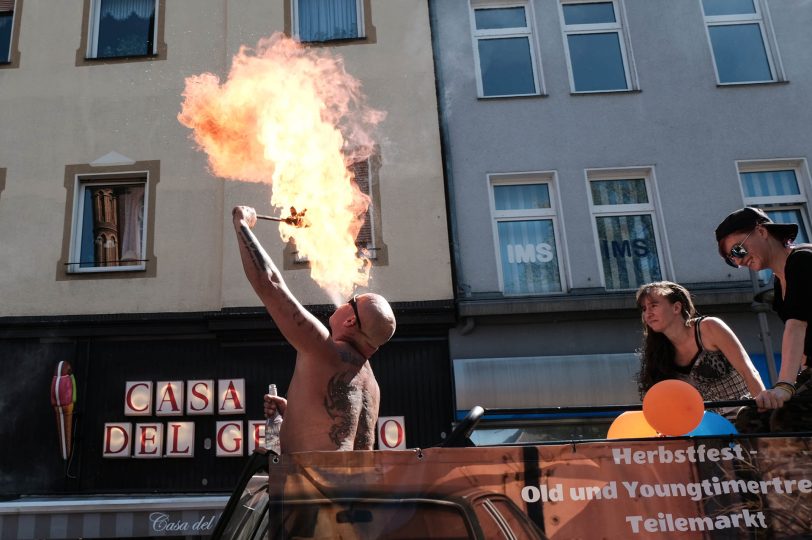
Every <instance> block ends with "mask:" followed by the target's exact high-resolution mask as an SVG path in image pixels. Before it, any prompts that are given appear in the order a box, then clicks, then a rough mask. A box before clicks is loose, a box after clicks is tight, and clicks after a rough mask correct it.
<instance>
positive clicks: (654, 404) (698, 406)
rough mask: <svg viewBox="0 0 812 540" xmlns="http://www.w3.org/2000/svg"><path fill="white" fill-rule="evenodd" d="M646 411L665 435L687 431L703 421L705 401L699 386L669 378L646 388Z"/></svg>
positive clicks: (677, 434) (644, 407)
mask: <svg viewBox="0 0 812 540" xmlns="http://www.w3.org/2000/svg"><path fill="white" fill-rule="evenodd" d="M643 414H644V415H645V417H646V420H648V423H649V424H651V427H653V428H654V429H656V430H657V431H659V432H660V433H662V434H663V435H671V436H679V435H685V434H686V433H688V432H690V431H693V430H694V429H696V427H697V426H698V425H699V424H700V423H701V422H702V415H704V414H705V403H704V401H703V400H702V396H701V395H700V394H699V390H697V389H696V388H694V387H693V386H691V385H690V384H688V383H687V382H685V381H680V380H678V379H668V380H665V381H660V382H658V383H657V384H655V385H654V386H652V387H651V388H649V390H648V392H646V396H645V397H644V398H643Z"/></svg>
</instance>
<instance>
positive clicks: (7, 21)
mask: <svg viewBox="0 0 812 540" xmlns="http://www.w3.org/2000/svg"><path fill="white" fill-rule="evenodd" d="M13 29H14V0H0V64H5V63H8V62H10V61H11V36H12V30H13Z"/></svg>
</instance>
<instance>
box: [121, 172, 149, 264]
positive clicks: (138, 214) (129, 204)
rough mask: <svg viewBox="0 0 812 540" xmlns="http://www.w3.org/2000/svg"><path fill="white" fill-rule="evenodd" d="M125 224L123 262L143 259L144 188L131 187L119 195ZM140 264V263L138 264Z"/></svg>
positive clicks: (122, 232) (122, 227)
mask: <svg viewBox="0 0 812 540" xmlns="http://www.w3.org/2000/svg"><path fill="white" fill-rule="evenodd" d="M118 199H119V206H120V207H121V211H122V215H123V216H124V219H123V221H124V223H123V224H122V225H121V229H122V230H121V260H122V261H139V260H140V259H143V258H144V257H143V256H142V255H143V250H142V248H141V239H142V238H143V235H142V233H143V230H144V186H131V187H129V188H127V190H126V191H125V192H124V193H122V194H121V195H119V198H118ZM137 264H138V263H137Z"/></svg>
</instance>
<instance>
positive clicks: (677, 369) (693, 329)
mask: <svg viewBox="0 0 812 540" xmlns="http://www.w3.org/2000/svg"><path fill="white" fill-rule="evenodd" d="M636 298H637V306H638V307H639V308H640V312H641V315H642V319H643V345H642V348H641V350H640V355H641V367H640V372H639V374H638V380H637V382H638V388H639V390H640V396H641V397H643V396H644V395H645V393H646V392H647V391H648V389H649V388H651V387H652V386H653V385H655V384H656V383H658V382H660V381H663V380H666V379H681V380H684V381H686V382H688V383H690V384H691V385H693V386H694V387H695V388H696V389H697V390H699V393H700V394H701V395H702V399H704V400H705V401H719V400H732V399H742V398H748V397H750V396H756V395H758V394H760V393H761V392H762V391H763V390H764V383H762V382H761V377H760V376H759V374H758V371H757V370H756V368H755V367H754V366H753V363H752V362H751V361H750V357H749V356H748V355H747V352H746V351H745V350H744V347H743V346H742V344H741V342H740V341H739V339H738V338H737V337H736V334H734V333H733V331H732V330H731V329H730V328H729V327H728V326H727V325H726V324H725V323H724V322H723V321H722V320H721V319H718V318H716V317H699V316H697V311H696V308H695V307H694V303H693V301H692V300H691V294H690V293H689V292H688V290H687V289H686V288H685V287H683V286H682V285H679V284H678V283H673V282H671V281H657V282H654V283H648V284H646V285H643V286H642V287H640V288H639V289H638V290H637V297H636ZM734 412H735V410H734V409H729V410H725V411H723V413H724V414H725V415H726V416H731V415H732V414H733V413H734Z"/></svg>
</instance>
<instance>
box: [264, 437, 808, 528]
mask: <svg viewBox="0 0 812 540" xmlns="http://www.w3.org/2000/svg"><path fill="white" fill-rule="evenodd" d="M809 446H810V439H809V438H799V437H761V438H744V437H742V438H736V439H730V438H725V439H712V438H704V439H700V438H695V439H670V438H663V439H652V440H651V441H607V442H590V443H573V444H566V445H538V446H501V447H487V448H486V447H480V448H431V449H426V450H405V451H391V452H316V453H301V454H293V455H288V456H283V457H282V459H281V460H279V461H278V462H276V463H275V462H272V463H271V464H270V493H271V494H272V495H271V501H272V504H271V509H272V512H271V532H272V534H277V535H279V536H283V535H287V536H291V537H296V536H301V537H305V538H314V537H337V535H341V536H342V537H343V536H346V537H348V538H354V537H361V538H378V537H397V538H400V537H404V538H405V537H409V538H439V537H443V538H446V537H474V536H473V535H472V531H481V532H482V534H483V535H484V537H486V538H495V537H503V536H504V537H507V538H545V537H546V538H551V539H554V540H555V539H569V538H594V537H596V535H597V536H600V537H601V538H606V539H609V538H618V539H621V538H622V539H628V538H651V537H662V538H668V537H670V538H681V539H682V538H731V537H738V536H739V535H745V536H746V537H758V538H789V537H798V535H803V534H807V533H808V531H810V530H812V459H810V453H809ZM275 501H279V502H281V503H282V504H273V503H274V502H275ZM299 529H301V530H299Z"/></svg>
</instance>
